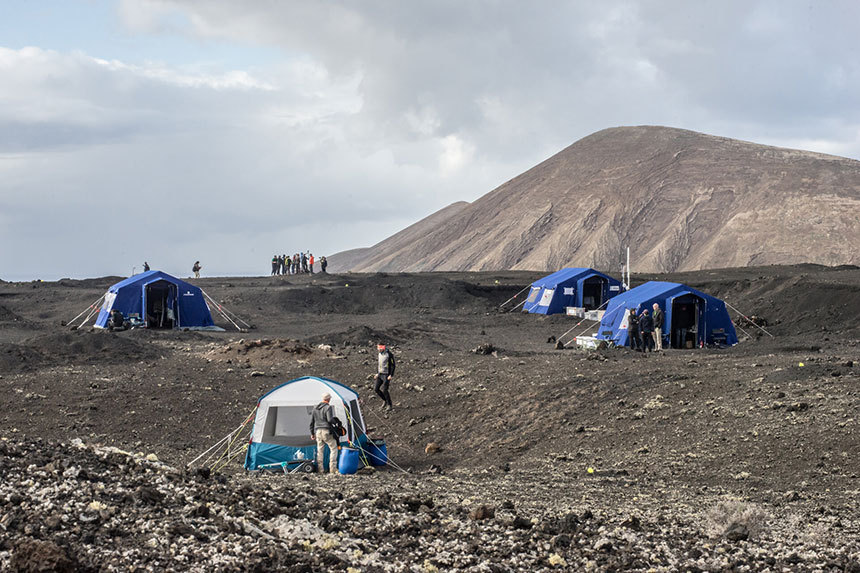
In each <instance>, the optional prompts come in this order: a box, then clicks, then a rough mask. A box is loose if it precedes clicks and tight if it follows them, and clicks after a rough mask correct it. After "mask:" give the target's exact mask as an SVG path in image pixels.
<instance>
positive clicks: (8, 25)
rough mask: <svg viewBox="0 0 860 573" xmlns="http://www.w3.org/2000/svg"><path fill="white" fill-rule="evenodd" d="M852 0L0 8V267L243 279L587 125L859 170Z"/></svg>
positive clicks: (509, 171)
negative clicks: (806, 156) (278, 258)
mask: <svg viewBox="0 0 860 573" xmlns="http://www.w3.org/2000/svg"><path fill="white" fill-rule="evenodd" d="M858 38H860V3H858V2H856V1H854V0H848V1H842V2H840V1H828V2H817V1H811V0H809V1H805V2H791V1H786V0H774V1H771V2H764V1H763V2H755V1H749V0H743V1H737V2H731V1H721V2H712V1H698V2H697V1H688V0H676V1H668V0H666V1H630V2H623V1H617V2H615V1H601V2H591V1H588V2H586V1H581V2H572V1H571V2H563V1H558V2H556V1H552V2H523V1H521V0H470V1H463V0H433V1H427V2H404V1H401V0H388V1H385V2H382V1H374V0H362V1H360V2H356V1H353V0H343V1H326V0H313V1H310V0H307V1H302V2H298V1H296V2H291V1H287V0H257V1H254V2H237V1H235V0H206V1H205V2H204V1H199V0H40V1H38V2H23V1H21V2H12V1H6V2H2V3H0V279H4V280H31V279H35V278H41V279H45V280H49V279H57V278H60V277H76V278H83V277H95V276H104V275H128V274H130V273H131V272H132V269H133V267H137V270H138V271H139V270H140V267H141V265H142V263H143V261H144V260H147V261H149V262H150V264H151V265H152V266H153V268H159V269H163V270H165V271H167V272H170V273H173V274H178V275H179V276H188V275H189V274H190V267H191V264H192V263H193V262H194V261H195V260H198V259H199V260H200V261H201V262H202V264H203V267H204V271H203V274H204V276H205V275H209V276H212V275H260V274H267V267H268V261H269V259H270V258H271V256H272V254H273V253H275V252H279V253H283V252H287V253H293V252H297V251H299V250H310V251H312V252H313V253H314V254H315V255H317V256H319V255H323V254H332V253H334V252H337V251H340V250H345V249H350V248H355V247H361V246H369V245H372V244H373V243H375V242H378V241H379V240H382V239H384V238H385V237H387V236H389V235H391V234H393V233H394V232H396V231H398V230H400V229H402V228H403V227H405V226H407V225H409V224H411V223H413V222H415V221H417V220H419V219H421V218H422V217H424V216H426V215H429V214H430V213H432V212H433V211H436V210H437V209H440V208H442V207H444V206H446V205H448V204H450V203H452V202H454V201H459V200H466V201H472V200H474V199H476V198H478V197H480V196H481V195H483V194H485V193H487V192H488V191H491V190H492V189H493V188H495V187H497V186H498V185H500V184H501V183H503V182H505V181H506V180H508V179H510V178H511V177H513V176H515V175H517V174H519V173H521V172H522V171H524V170H526V169H528V168H529V167H531V166H533V165H535V164H536V163H538V162H540V161H542V160H543V159H546V158H547V157H549V156H551V155H553V154H554V153H556V152H558V151H560V150H561V149H563V148H564V147H566V146H568V145H570V144H571V143H573V142H574V141H576V140H577V139H580V138H582V137H584V136H586V135H588V134H590V133H593V132H595V131H598V130H600V129H604V128H607V127H614V126H619V125H642V124H649V125H668V126H673V127H681V128H686V129H692V130H696V131H701V132H706V133H711V134H715V135H722V136H727V137H734V138H739V139H745V140H750V141H755V142H758V143H767V144H773V145H780V146H786V147H797V148H803V149H810V150H814V151H822V152H827V153H834V154H837V155H843V156H847V157H853V158H860V104H858V95H857V94H858V93H860V49H858V48H860V41H858Z"/></svg>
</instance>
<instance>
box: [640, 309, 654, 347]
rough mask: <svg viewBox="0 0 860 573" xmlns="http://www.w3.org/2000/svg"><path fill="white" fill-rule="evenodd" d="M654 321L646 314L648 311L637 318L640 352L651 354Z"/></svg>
mask: <svg viewBox="0 0 860 573" xmlns="http://www.w3.org/2000/svg"><path fill="white" fill-rule="evenodd" d="M653 332H654V321H653V320H652V319H651V315H650V314H649V313H648V309H647V308H646V309H645V310H643V311H642V315H641V316H640V317H639V336H640V337H641V338H642V352H651V351H652V350H654V338H653V337H652V333H653Z"/></svg>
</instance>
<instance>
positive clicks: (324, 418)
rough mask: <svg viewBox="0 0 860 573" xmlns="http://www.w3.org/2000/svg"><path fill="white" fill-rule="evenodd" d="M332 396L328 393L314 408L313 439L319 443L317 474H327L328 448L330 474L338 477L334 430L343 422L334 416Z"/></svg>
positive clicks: (312, 414)
mask: <svg viewBox="0 0 860 573" xmlns="http://www.w3.org/2000/svg"><path fill="white" fill-rule="evenodd" d="M330 402H331V394H329V393H328V392H326V393H325V394H323V395H322V402H320V403H319V404H317V405H316V407H314V409H313V412H311V439H313V440H316V443H317V473H325V472H324V470H323V460H325V447H326V446H328V473H329V474H330V475H337V474H339V473H340V472H339V471H338V469H337V438H336V437H335V432H334V428H335V426H340V425H341V422H340V420H338V419H337V418H336V417H335V415H334V408H333V407H332V405H331V403H330Z"/></svg>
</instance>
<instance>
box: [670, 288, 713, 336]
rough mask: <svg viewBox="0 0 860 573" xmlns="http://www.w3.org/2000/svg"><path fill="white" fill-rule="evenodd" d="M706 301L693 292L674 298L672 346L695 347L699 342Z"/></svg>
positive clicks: (671, 331)
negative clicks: (700, 318)
mask: <svg viewBox="0 0 860 573" xmlns="http://www.w3.org/2000/svg"><path fill="white" fill-rule="evenodd" d="M704 308H705V301H703V300H702V299H700V298H699V297H697V296H696V295H693V294H686V295H684V296H679V297H677V298H675V299H673V300H672V324H671V325H670V326H671V329H670V331H669V332H670V334H671V338H670V339H669V341H670V344H671V345H672V348H688V347H690V348H695V347H696V346H698V342H699V331H700V330H701V329H700V328H699V316H700V314H701V312H702V310H703V309H704Z"/></svg>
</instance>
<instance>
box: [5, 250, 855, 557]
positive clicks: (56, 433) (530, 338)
mask: <svg viewBox="0 0 860 573" xmlns="http://www.w3.org/2000/svg"><path fill="white" fill-rule="evenodd" d="M537 276H539V274H537V273H514V272H502V273H458V274H453V273H452V274H448V273H431V274H414V275H413V274H404V275H397V274H391V275H385V274H375V275H353V274H350V275H313V276H300V277H283V278H280V277H276V278H226V279H218V278H213V279H202V280H199V281H195V283H196V284H198V285H200V286H201V287H202V288H203V289H204V290H205V291H206V292H207V293H209V294H210V295H212V296H213V297H214V298H215V299H217V300H219V301H220V302H222V303H223V304H224V305H225V306H226V307H227V308H229V309H230V310H232V311H233V312H235V313H237V314H238V315H239V316H241V317H242V318H244V319H245V320H246V321H248V322H249V323H251V324H253V325H254V327H255V328H253V329H251V330H250V331H249V332H245V333H239V332H236V331H235V330H234V331H233V332H229V331H228V332H226V333H192V332H151V331H142V330H134V331H130V332H122V333H107V332H101V331H95V332H93V331H91V330H90V329H88V328H84V329H80V330H74V331H73V330H70V329H69V328H68V327H63V326H61V323H62V321H64V320H66V321H67V320H69V319H71V318H72V317H73V316H74V315H76V314H78V312H80V311H81V310H83V309H84V308H86V307H87V305H89V304H91V303H92V302H93V301H95V300H96V299H97V298H98V297H99V296H100V295H101V294H102V293H103V292H104V291H105V290H106V289H107V287H108V286H109V285H110V284H112V283H114V282H116V281H117V280H119V279H118V278H117V277H108V278H104V279H92V280H86V281H74V280H62V281H59V282H57V283H35V282H34V283H2V282H0V387H2V388H3V390H4V391H3V392H2V398H0V400H2V408H0V417H2V421H3V424H2V436H0V437H2V442H0V564H2V566H0V568H9V569H11V570H19V571H27V570H37V569H35V567H37V566H45V565H46V564H47V565H48V566H49V569H55V570H62V569H63V568H64V567H65V568H66V570H87V569H89V570H100V569H106V570H110V569H123V570H128V569H129V566H139V567H141V568H142V569H151V570H200V571H211V570H253V569H256V570H261V571H262V570H272V569H276V568H281V569H284V570H297V571H311V570H317V571H328V570H347V568H349V567H352V568H353V569H354V570H356V571H383V570H391V571H434V570H441V571H445V570H474V571H533V570H541V569H546V570H552V569H560V570H587V569H592V570H611V569H616V570H641V571H648V570H654V571H687V570H690V571H697V570H700V571H721V570H727V569H735V570H738V571H744V570H755V571H757V570H775V571H777V570H810V571H814V570H826V571H860V541H858V538H860V521H858V509H860V508H858V505H860V504H859V503H858V491H860V478H858V474H860V461H858V454H860V447H858V446H860V438H858V433H857V432H858V424H857V408H858V405H860V377H858V373H860V366H858V364H857V363H858V360H860V346H858V342H860V269H857V268H854V267H844V268H825V267H818V266H812V265H809V266H796V267H761V268H747V269H728V270H716V271H701V272H697V273H684V274H677V275H659V276H657V275H649V276H639V277H636V276H634V283H635V284H638V283H639V282H642V281H644V280H650V279H660V280H677V281H680V282H686V283H687V284H690V285H692V286H694V287H696V288H699V289H701V290H704V291H705V292H708V293H710V294H713V295H716V296H719V297H721V298H723V299H724V300H726V301H727V302H729V303H730V304H732V305H734V306H736V307H737V308H739V309H740V310H742V311H744V312H745V313H747V314H755V315H757V316H760V317H763V318H765V319H767V321H768V322H769V325H768V326H767V327H766V328H767V330H768V331H769V332H770V333H772V334H773V338H771V337H769V336H767V335H766V334H763V333H762V332H761V331H759V330H757V329H756V328H754V327H751V326H745V327H744V329H745V330H746V331H747V332H748V333H749V334H750V336H749V337H747V336H745V335H744V334H743V333H741V332H740V331H739V335H740V336H741V339H742V343H741V344H740V345H739V346H737V347H735V348H732V349H703V350H684V351H677V350H676V351H668V352H666V353H664V354H661V355H655V354H652V355H647V356H646V355H641V354H634V353H630V352H628V351H626V350H605V351H599V352H594V351H592V352H586V351H579V350H574V349H569V348H566V349H562V350H558V349H556V347H555V344H552V343H548V342H547V341H548V340H549V339H550V337H553V336H554V337H559V336H560V335H561V334H562V333H564V332H565V331H568V330H569V329H571V327H573V326H574V325H576V324H577V322H576V321H575V320H572V319H570V318H568V317H564V316H556V317H542V316H533V315H523V314H521V313H519V312H506V311H501V312H500V311H499V310H498V306H499V305H500V304H501V303H502V302H504V301H505V300H507V299H508V298H510V297H511V296H513V295H514V294H515V293H517V292H518V291H520V290H521V289H522V288H523V287H524V286H525V285H527V284H528V283H530V282H531V281H532V280H533V279H534V278H536V277H537ZM520 300H521V298H520V299H517V302H519V301H520ZM511 306H513V305H509V306H508V307H507V308H510V307H511ZM216 322H218V323H219V324H221V325H222V326H225V327H228V326H229V324H228V323H227V322H226V321H224V320H222V319H219V318H218V317H216ZM593 326H594V325H593V323H582V324H581V325H580V326H579V327H577V328H576V329H574V330H572V331H571V332H570V333H569V334H568V335H567V336H566V337H565V338H564V340H565V341H568V340H569V339H570V338H571V337H572V336H574V335H577V334H581V333H590V332H591V331H593V329H594V328H593ZM378 340H383V341H385V342H387V343H388V344H390V345H391V346H393V348H394V351H395V353H396V355H397V357H398V370H397V376H396V377H395V382H394V383H393V385H392V395H393V397H394V402H395V410H394V412H393V413H391V414H383V413H382V411H381V410H380V408H379V406H380V401H379V400H378V399H377V398H375V397H373V395H372V388H371V385H370V384H371V382H370V381H369V379H368V378H369V376H370V375H371V374H372V373H373V370H374V365H375V364H374V361H375V356H374V353H375V344H376V342H377V341H378ZM482 344H491V345H492V346H494V347H495V348H496V352H495V353H494V354H488V355H481V354H476V353H474V352H472V350H473V349H475V348H476V347H478V346H479V345H482ZM320 345H323V346H322V347H321V346H320ZM329 347H330V348H329ZM801 364H802V365H801ZM307 374H311V375H320V376H325V377H329V378H334V379H336V380H339V381H342V382H344V383H346V384H349V385H351V386H353V387H355V388H356V389H357V390H359V392H360V393H361V394H362V395H363V396H364V399H365V404H364V413H365V418H366V420H367V422H368V424H369V425H370V426H372V427H374V428H375V431H374V432H373V433H374V434H376V435H379V436H383V437H385V438H386V440H387V443H388V449H389V453H390V455H391V457H392V459H393V461H394V462H396V463H397V465H398V466H400V467H402V468H406V469H408V470H409V472H410V473H401V472H399V471H397V470H395V469H393V468H392V469H387V470H384V471H377V472H373V473H368V474H359V475H355V476H344V477H342V478H328V477H321V478H320V477H316V476H313V477H300V476H293V475H290V476H279V475H267V476H257V475H247V474H245V473H244V472H243V471H242V470H241V469H240V462H238V461H237V462H236V463H235V464H232V465H230V466H228V467H227V468H226V469H225V470H224V472H223V473H221V474H217V475H214V476H210V477H208V478H206V477H204V476H202V475H200V474H198V473H197V472H195V471H182V469H181V468H183V466H184V465H185V464H186V463H187V462H188V461H190V460H191V459H193V458H194V457H196V455H197V454H199V453H201V452H202V451H203V450H205V449H206V448H207V447H208V446H209V445H211V444H213V443H214V442H215V441H216V440H218V439H219V438H221V437H222V436H224V435H226V434H227V433H228V432H229V431H231V430H232V429H234V428H235V427H236V426H238V425H239V424H240V423H241V421H242V420H243V419H244V418H245V417H246V416H247V415H248V413H249V412H250V411H251V409H252V408H253V407H254V404H255V403H256V399H257V398H258V397H259V396H260V395H261V394H263V393H264V392H265V391H267V390H268V389H270V388H272V387H273V386H275V385H277V384H279V383H280V382H283V381H285V380H289V379H291V378H295V377H298V376H302V375H307ZM430 442H433V443H436V444H438V446H439V448H440V451H438V452H436V453H432V454H427V453H425V447H426V446H427V444H428V443H430ZM147 455H149V458H150V459H149V460H147V459H146V456H147ZM52 559H53V561H51V560H52ZM28 567H30V569H28Z"/></svg>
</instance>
